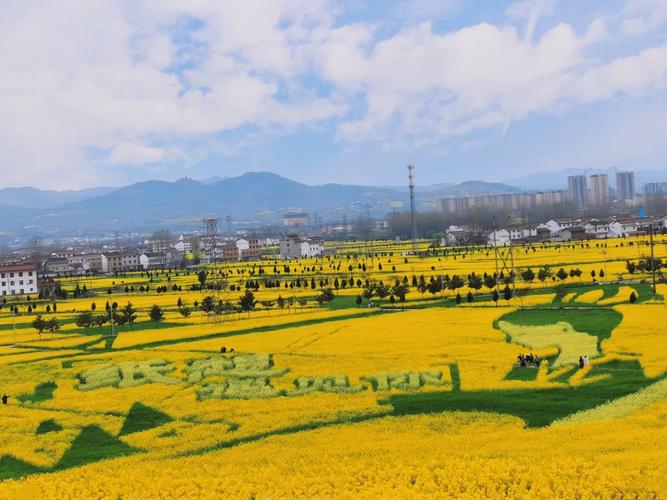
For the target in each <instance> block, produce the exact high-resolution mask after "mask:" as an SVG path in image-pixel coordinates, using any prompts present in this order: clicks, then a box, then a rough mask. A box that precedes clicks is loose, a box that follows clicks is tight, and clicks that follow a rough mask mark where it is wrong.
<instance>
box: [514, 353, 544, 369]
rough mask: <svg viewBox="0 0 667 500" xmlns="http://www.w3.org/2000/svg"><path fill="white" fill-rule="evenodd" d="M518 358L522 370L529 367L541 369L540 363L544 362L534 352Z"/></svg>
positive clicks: (520, 355)
mask: <svg viewBox="0 0 667 500" xmlns="http://www.w3.org/2000/svg"><path fill="white" fill-rule="evenodd" d="M517 358H518V360H519V364H520V365H521V367H522V368H526V367H527V366H534V367H536V368H539V367H540V363H541V362H542V360H541V359H540V357H539V356H536V355H535V354H533V353H532V352H531V353H528V354H519V356H518V357H517Z"/></svg>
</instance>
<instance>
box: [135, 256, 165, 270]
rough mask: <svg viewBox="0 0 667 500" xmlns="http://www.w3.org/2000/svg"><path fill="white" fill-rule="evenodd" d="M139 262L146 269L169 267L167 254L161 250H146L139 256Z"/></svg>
mask: <svg viewBox="0 0 667 500" xmlns="http://www.w3.org/2000/svg"><path fill="white" fill-rule="evenodd" d="M139 264H140V265H141V267H142V268H144V269H163V268H165V267H167V256H166V254H164V253H161V252H144V253H142V254H141V255H140V256H139Z"/></svg>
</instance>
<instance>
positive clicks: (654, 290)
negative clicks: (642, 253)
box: [648, 224, 657, 294]
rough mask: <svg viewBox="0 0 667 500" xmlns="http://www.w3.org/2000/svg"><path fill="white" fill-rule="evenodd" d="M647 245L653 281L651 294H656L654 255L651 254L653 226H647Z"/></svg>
mask: <svg viewBox="0 0 667 500" xmlns="http://www.w3.org/2000/svg"><path fill="white" fill-rule="evenodd" d="M648 237H649V244H650V245H651V277H652V279H653V294H656V293H657V291H656V287H655V255H654V253H653V224H649V225H648Z"/></svg>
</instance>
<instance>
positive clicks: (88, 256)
mask: <svg viewBox="0 0 667 500" xmlns="http://www.w3.org/2000/svg"><path fill="white" fill-rule="evenodd" d="M67 260H68V261H69V263H70V264H72V265H73V266H80V267H81V268H82V270H83V272H84V273H99V272H102V255H101V254H99V253H83V254H74V255H70V256H68V257H67Z"/></svg>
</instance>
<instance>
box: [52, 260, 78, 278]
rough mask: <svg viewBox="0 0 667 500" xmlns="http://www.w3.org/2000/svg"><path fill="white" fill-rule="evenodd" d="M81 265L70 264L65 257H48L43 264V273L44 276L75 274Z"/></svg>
mask: <svg viewBox="0 0 667 500" xmlns="http://www.w3.org/2000/svg"><path fill="white" fill-rule="evenodd" d="M77 270H81V267H75V266H74V265H72V264H70V262H69V260H68V259H67V258H66V257H49V258H48V259H47V260H46V261H45V262H44V266H43V274H44V275H46V276H55V277H57V276H66V275H71V274H76V271H77Z"/></svg>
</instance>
